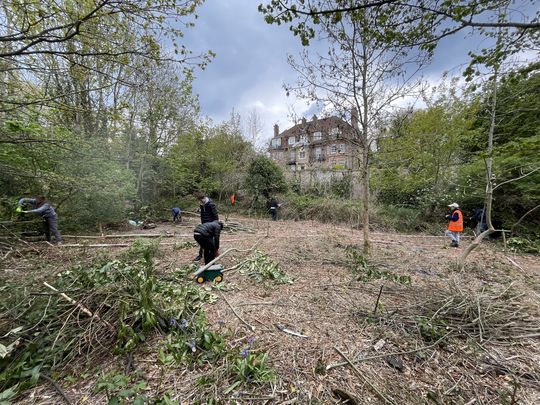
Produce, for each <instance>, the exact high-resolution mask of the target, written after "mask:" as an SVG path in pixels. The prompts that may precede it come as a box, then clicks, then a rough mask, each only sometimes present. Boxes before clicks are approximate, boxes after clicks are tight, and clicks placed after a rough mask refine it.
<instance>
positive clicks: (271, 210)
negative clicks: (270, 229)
mask: <svg viewBox="0 0 540 405" xmlns="http://www.w3.org/2000/svg"><path fill="white" fill-rule="evenodd" d="M270 212H271V213H272V221H277V208H274V209H270Z"/></svg>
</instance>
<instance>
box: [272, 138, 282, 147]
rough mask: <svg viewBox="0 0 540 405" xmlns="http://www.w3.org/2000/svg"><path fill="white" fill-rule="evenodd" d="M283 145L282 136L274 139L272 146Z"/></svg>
mask: <svg viewBox="0 0 540 405" xmlns="http://www.w3.org/2000/svg"><path fill="white" fill-rule="evenodd" d="M280 146H281V138H274V139H272V147H273V148H279V147H280Z"/></svg>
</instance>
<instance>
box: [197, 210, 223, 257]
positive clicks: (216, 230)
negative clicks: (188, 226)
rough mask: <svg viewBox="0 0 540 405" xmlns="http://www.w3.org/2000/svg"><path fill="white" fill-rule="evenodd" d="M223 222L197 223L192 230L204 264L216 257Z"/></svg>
mask: <svg viewBox="0 0 540 405" xmlns="http://www.w3.org/2000/svg"><path fill="white" fill-rule="evenodd" d="M222 229H223V222H220V221H212V222H205V223H204V224H199V225H197V226H196V227H195V229H194V230H193V238H194V239H195V240H196V241H197V243H198V244H199V246H200V247H201V249H202V251H203V254H204V264H208V263H210V262H211V261H212V260H214V259H215V258H216V256H217V255H218V251H219V235H220V233H221V230H222Z"/></svg>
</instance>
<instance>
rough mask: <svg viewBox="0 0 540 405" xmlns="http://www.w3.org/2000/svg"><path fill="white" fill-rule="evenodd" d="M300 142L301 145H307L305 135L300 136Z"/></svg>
mask: <svg viewBox="0 0 540 405" xmlns="http://www.w3.org/2000/svg"><path fill="white" fill-rule="evenodd" d="M300 142H302V143H303V144H307V143H308V137H307V135H302V136H301V137H300Z"/></svg>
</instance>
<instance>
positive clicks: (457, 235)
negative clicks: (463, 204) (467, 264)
mask: <svg viewBox="0 0 540 405" xmlns="http://www.w3.org/2000/svg"><path fill="white" fill-rule="evenodd" d="M448 207H450V209H451V210H452V212H451V213H450V214H449V215H447V216H446V219H448V220H450V222H449V223H448V230H447V231H446V234H447V235H448V236H450V240H451V241H452V242H451V243H450V246H452V247H459V242H460V241H461V233H462V232H463V214H462V213H461V210H460V209H459V205H458V204H456V203H452V204H450V205H449V206H448Z"/></svg>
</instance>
